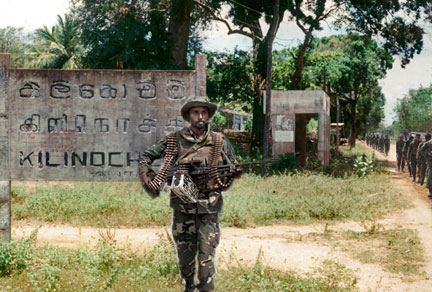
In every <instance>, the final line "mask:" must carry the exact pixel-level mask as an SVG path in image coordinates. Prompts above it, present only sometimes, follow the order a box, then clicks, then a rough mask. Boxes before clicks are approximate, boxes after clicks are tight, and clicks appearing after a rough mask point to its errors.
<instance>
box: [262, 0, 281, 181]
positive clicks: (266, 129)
mask: <svg viewBox="0 0 432 292" xmlns="http://www.w3.org/2000/svg"><path fill="white" fill-rule="evenodd" d="M278 25H279V0H275V6H274V13H273V23H272V25H271V26H270V28H269V29H270V34H269V39H268V40H267V78H266V101H265V102H266V104H265V120H264V138H263V139H264V141H263V152H262V154H263V155H262V156H263V159H264V160H265V159H267V158H268V156H269V148H270V147H269V146H270V141H269V140H270V130H271V127H270V126H271V124H270V113H271V109H270V106H271V89H272V69H273V42H274V39H275V37H276V32H277V27H278ZM266 173H267V163H263V165H262V168H261V175H263V176H264V175H265V174H266Z"/></svg>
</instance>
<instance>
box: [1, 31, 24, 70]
mask: <svg viewBox="0 0 432 292" xmlns="http://www.w3.org/2000/svg"><path fill="white" fill-rule="evenodd" d="M28 41H29V40H28V36H27V35H25V34H24V33H23V29H22V28H15V27H11V26H7V27H6V28H0V52H2V53H9V54H11V59H12V60H11V68H23V67H24V66H25V62H26V57H25V56H26V51H27V50H28Z"/></svg>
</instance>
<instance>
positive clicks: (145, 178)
mask: <svg viewBox="0 0 432 292" xmlns="http://www.w3.org/2000/svg"><path fill="white" fill-rule="evenodd" d="M140 178H141V185H142V186H143V187H146V188H149V186H150V183H151V178H150V176H149V175H148V172H146V171H144V172H142V173H141V177H140Z"/></svg>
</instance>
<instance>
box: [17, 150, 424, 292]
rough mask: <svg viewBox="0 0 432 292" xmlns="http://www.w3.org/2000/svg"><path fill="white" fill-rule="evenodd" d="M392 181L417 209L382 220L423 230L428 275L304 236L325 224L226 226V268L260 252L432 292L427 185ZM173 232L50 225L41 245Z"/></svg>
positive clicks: (374, 284) (377, 286) (286, 263)
mask: <svg viewBox="0 0 432 292" xmlns="http://www.w3.org/2000/svg"><path fill="white" fill-rule="evenodd" d="M392 146H393V147H392V148H391V151H390V153H389V157H387V158H386V157H384V156H383V155H382V154H380V153H377V154H376V155H377V157H379V158H381V159H389V160H390V161H395V156H396V155H395V152H394V145H392ZM392 182H393V183H394V184H395V186H396V187H397V188H398V189H400V191H401V192H402V193H403V194H405V195H406V196H407V197H408V198H409V199H410V201H411V202H412V205H413V207H412V208H410V209H406V210H404V211H400V212H398V213H396V214H392V215H391V216H389V217H387V218H385V219H383V220H381V221H379V223H380V224H382V225H383V226H385V228H386V229H391V228H410V229H415V230H417V232H418V236H419V237H420V238H421V240H422V243H423V245H424V247H425V253H426V254H425V255H426V262H427V264H426V266H425V276H424V277H421V278H420V279H417V280H415V281H406V279H404V278H403V277H402V276H400V275H395V274H391V273H388V272H386V271H384V270H383V269H382V267H380V266H378V265H374V264H362V263H360V262H359V261H357V260H355V259H353V258H352V256H351V255H350V254H348V253H345V252H342V251H340V250H337V249H335V248H334V247H332V246H330V245H327V244H326V243H323V242H311V241H307V240H303V238H304V237H305V236H306V235H307V234H309V233H312V232H323V231H324V229H325V228H326V227H325V225H323V224H315V225H307V226H300V225H289V224H285V225H272V226H265V227H256V228H248V229H239V228H230V227H225V228H222V239H221V245H220V248H219V262H220V265H226V264H227V263H229V264H233V263H235V262H238V263H241V264H253V263H255V262H256V260H257V257H258V255H259V254H261V255H262V261H263V263H264V264H266V265H268V266H271V267H274V268H278V269H283V270H295V271H297V272H300V273H302V272H310V271H312V270H313V268H314V267H317V266H319V265H320V263H321V262H322V261H323V260H326V259H330V260H334V261H336V262H338V263H341V264H344V265H345V266H346V267H348V268H351V269H353V270H354V271H355V274H356V275H357V276H358V277H359V278H360V280H359V283H358V286H359V287H360V289H361V291H401V292H402V291H403V292H405V291H413V292H414V291H415V292H420V291H424V292H429V291H431V289H432V288H431V287H432V211H431V206H432V204H431V201H429V200H428V199H427V191H426V189H425V188H424V187H421V186H418V185H415V184H414V183H412V182H410V179H409V177H408V175H407V174H402V173H398V172H395V171H394V170H392ZM37 227H38V226H35V225H34V224H29V223H23V222H21V223H20V222H18V223H17V224H14V228H13V237H15V238H19V237H22V236H28V235H29V234H30V233H31V232H32V231H33V230H34V229H35V228H37ZM330 228H331V229H332V230H358V231H361V230H364V229H363V228H362V227H361V226H360V224H359V223H356V222H348V223H341V224H336V225H332V226H331V227H330ZM168 233H169V228H168V227H166V228H149V229H112V230H106V229H96V228H88V227H72V226H63V225H54V224H45V225H43V226H41V227H40V228H39V230H38V235H37V244H38V245H47V244H48V245H54V246H61V247H69V248H74V247H78V246H82V245H86V246H94V245H95V244H96V243H97V241H98V239H99V238H101V237H110V236H111V237H114V238H115V239H116V240H117V242H118V244H119V245H120V246H129V247H130V248H134V249H143V248H149V247H151V246H153V245H155V244H156V243H157V242H158V240H159V238H160V237H161V236H162V237H166V236H167V234H168Z"/></svg>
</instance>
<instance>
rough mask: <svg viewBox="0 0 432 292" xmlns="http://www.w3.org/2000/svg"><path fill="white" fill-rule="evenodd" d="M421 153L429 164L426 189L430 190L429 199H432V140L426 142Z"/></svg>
mask: <svg viewBox="0 0 432 292" xmlns="http://www.w3.org/2000/svg"><path fill="white" fill-rule="evenodd" d="M420 151H421V152H422V155H423V156H424V157H426V164H427V171H426V175H427V180H426V187H427V188H428V189H429V195H428V197H429V199H432V140H429V141H427V142H425V143H424V144H423V145H422V147H421V149H420Z"/></svg>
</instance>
